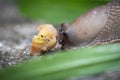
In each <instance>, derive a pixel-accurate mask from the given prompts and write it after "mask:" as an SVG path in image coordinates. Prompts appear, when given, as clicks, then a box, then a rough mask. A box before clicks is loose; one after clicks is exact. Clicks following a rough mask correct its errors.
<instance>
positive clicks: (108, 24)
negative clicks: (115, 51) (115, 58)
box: [59, 1, 120, 48]
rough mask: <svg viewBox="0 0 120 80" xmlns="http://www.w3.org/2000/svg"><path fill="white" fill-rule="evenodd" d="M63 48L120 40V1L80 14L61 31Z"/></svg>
mask: <svg viewBox="0 0 120 80" xmlns="http://www.w3.org/2000/svg"><path fill="white" fill-rule="evenodd" d="M59 35H60V39H59V42H60V44H62V48H68V47H72V46H91V45H99V44H104V43H115V42H120V1H113V2H110V3H108V4H106V5H103V6H100V7H97V8H94V9H92V10H90V11H88V12H87V13H85V14H83V15H81V16H79V17H78V18H77V19H76V20H74V21H73V22H72V23H70V24H62V25H61V29H60V31H59Z"/></svg>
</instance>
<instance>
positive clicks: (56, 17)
mask: <svg viewBox="0 0 120 80" xmlns="http://www.w3.org/2000/svg"><path fill="white" fill-rule="evenodd" d="M109 1H111V0H17V5H18V8H19V10H20V12H21V13H22V15H23V16H25V17H28V18H31V19H34V20H43V21H46V22H49V23H53V24H59V23H64V22H71V21H72V20H74V19H75V18H77V17H78V16H79V15H80V14H83V13H85V12H86V11H88V10H90V9H91V8H94V7H96V6H99V5H103V4H106V3H107V2H109Z"/></svg>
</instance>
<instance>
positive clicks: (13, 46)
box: [0, 0, 120, 80]
mask: <svg viewBox="0 0 120 80" xmlns="http://www.w3.org/2000/svg"><path fill="white" fill-rule="evenodd" d="M0 10H1V11H0V69H2V68H6V67H11V66H13V65H16V64H17V63H19V62H22V61H24V60H29V59H30V58H31V56H30V55H29V48H30V44H31V40H32V37H33V35H34V34H36V33H37V30H36V27H37V25H39V24H41V22H33V21H31V20H29V19H26V18H23V17H22V16H21V15H20V14H19V12H18V11H17V8H16V5H15V3H14V2H12V1H9V0H8V1H7V0H0ZM69 80H120V71H115V72H104V73H102V74H98V75H93V76H88V77H83V78H70V79H69Z"/></svg>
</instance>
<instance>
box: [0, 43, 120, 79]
mask: <svg viewBox="0 0 120 80" xmlns="http://www.w3.org/2000/svg"><path fill="white" fill-rule="evenodd" d="M106 70H109V71H110V70H120V44H114V45H103V46H98V47H90V48H76V49H74V50H67V51H56V52H54V54H50V55H45V56H39V57H35V58H33V59H32V60H29V61H26V62H23V63H20V64H18V65H17V66H14V67H11V68H8V69H4V70H1V71H0V79H1V80H53V79H57V80H58V79H65V78H70V77H75V76H79V77H82V76H86V75H91V74H96V73H100V72H103V71H106Z"/></svg>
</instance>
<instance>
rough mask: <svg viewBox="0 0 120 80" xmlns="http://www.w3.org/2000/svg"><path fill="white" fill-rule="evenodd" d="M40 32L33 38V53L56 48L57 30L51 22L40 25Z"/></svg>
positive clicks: (31, 52)
mask: <svg viewBox="0 0 120 80" xmlns="http://www.w3.org/2000/svg"><path fill="white" fill-rule="evenodd" d="M37 29H38V31H39V33H38V34H37V35H35V36H34V37H33V39H32V45H31V49H30V54H31V55H40V54H41V53H42V52H46V51H49V50H51V49H52V48H54V46H55V45H56V43H57V36H58V33H57V30H56V29H55V28H54V27H53V25H51V24H43V25H40V26H38V28H37Z"/></svg>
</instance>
